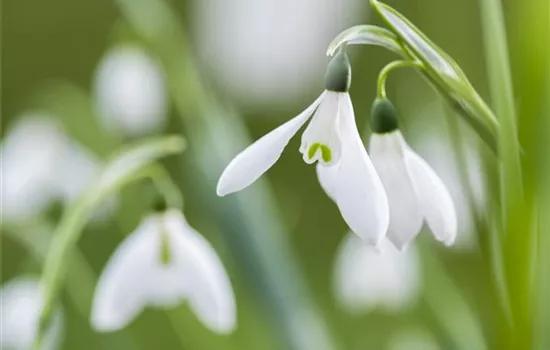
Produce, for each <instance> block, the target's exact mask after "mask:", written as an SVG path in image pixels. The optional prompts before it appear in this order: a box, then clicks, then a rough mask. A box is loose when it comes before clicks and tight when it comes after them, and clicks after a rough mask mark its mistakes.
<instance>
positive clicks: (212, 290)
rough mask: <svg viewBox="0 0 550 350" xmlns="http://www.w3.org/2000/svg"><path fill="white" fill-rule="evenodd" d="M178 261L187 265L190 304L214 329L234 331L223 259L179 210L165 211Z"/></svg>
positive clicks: (233, 312) (232, 301)
mask: <svg viewBox="0 0 550 350" xmlns="http://www.w3.org/2000/svg"><path fill="white" fill-rule="evenodd" d="M166 215H167V216H166V227H167V229H168V232H169V233H170V238H171V241H172V244H173V250H172V251H173V254H174V255H173V258H174V259H175V263H176V264H178V265H181V266H185V276H182V278H185V279H186V281H187V282H188V286H189V289H188V294H187V297H188V299H189V303H190V305H191V308H192V309H193V311H194V312H195V314H196V315H197V317H198V318H199V319H200V320H201V321H202V322H203V323H204V324H205V325H206V326H207V327H208V328H210V329H211V330H212V331H215V332H218V333H229V332H232V331H233V330H234V329H235V327H236V306H235V296H234V294H233V290H232V288H231V283H230V281H229V277H228V276H227V272H226V271H225V269H224V267H223V265H222V262H221V261H220V259H219V257H218V255H217V254H216V252H215V251H214V249H213V248H212V246H211V245H210V244H209V243H208V241H206V240H205V239H204V237H202V236H201V235H200V234H199V233H198V232H197V231H195V230H194V229H193V228H192V227H191V226H189V224H187V222H185V219H184V217H183V216H182V215H181V213H179V212H178V211H175V210H174V211H170V212H169V213H167V214H166Z"/></svg>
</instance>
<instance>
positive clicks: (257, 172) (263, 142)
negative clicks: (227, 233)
mask: <svg viewBox="0 0 550 350" xmlns="http://www.w3.org/2000/svg"><path fill="white" fill-rule="evenodd" d="M324 96H325V92H323V93H322V94H321V95H320V96H319V97H318V98H317V99H316V100H315V102H313V103H312V104H311V105H310V106H309V107H308V108H306V109H305V110H304V111H303V112H302V113H300V114H299V115H298V116H297V117H294V118H293V119H291V120H289V121H288V122H286V123H284V124H283V125H281V126H279V127H277V128H276V129H275V130H273V131H271V132H270V133H268V134H266V135H264V136H263V137H262V138H260V139H259V140H258V141H256V142H254V143H253V144H252V145H250V146H249V147H248V148H246V149H245V150H244V151H242V152H241V153H239V154H238V155H237V156H236V157H235V158H233V160H232V161H231V162H230V163H229V165H228V166H227V167H226V168H225V170H224V171H223V173H222V175H221V176H220V179H219V181H218V187H217V190H216V192H217V194H218V196H225V195H227V194H230V193H233V192H237V191H240V190H242V189H243V188H245V187H247V186H249V185H251V184H252V183H253V182H254V181H256V180H257V179H258V178H259V177H260V176H262V174H263V173H265V172H266V171H267V170H268V169H269V168H271V167H272V166H273V164H275V162H276V161H277V159H279V157H280V156H281V154H282V152H283V150H284V148H285V147H286V145H287V144H288V142H289V141H290V139H291V138H292V136H294V135H295V134H296V133H297V132H298V130H299V129H300V127H302V125H304V123H305V122H306V121H307V120H308V119H309V117H310V116H311V115H312V113H313V112H314V111H315V108H317V106H318V105H319V103H320V102H321V100H322V99H323V97H324Z"/></svg>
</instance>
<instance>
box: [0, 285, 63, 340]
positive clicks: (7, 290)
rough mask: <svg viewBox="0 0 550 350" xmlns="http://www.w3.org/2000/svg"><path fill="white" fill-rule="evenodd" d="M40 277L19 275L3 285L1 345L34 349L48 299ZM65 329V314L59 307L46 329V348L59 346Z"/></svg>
mask: <svg viewBox="0 0 550 350" xmlns="http://www.w3.org/2000/svg"><path fill="white" fill-rule="evenodd" d="M43 298H44V296H43V293H42V288H40V285H39V283H38V281H37V280H35V279H30V278H23V277H18V278H16V279H13V280H10V281H9V282H6V283H4V285H3V286H2V288H1V289H0V315H1V317H0V319H1V321H2V322H1V325H0V327H1V331H0V348H1V349H10V350H28V349H31V347H32V344H33V342H34V339H35V336H36V333H37V331H38V320H39V317H40V310H41V309H42V304H43V302H44V299H43ZM62 331H63V316H62V313H61V310H60V309H59V308H58V309H57V310H56V311H55V314H54V316H53V318H52V321H51V324H50V325H49V328H48V329H46V332H45V337H44V342H43V344H42V348H41V349H43V350H53V349H57V348H58V346H59V343H60V340H61V335H62Z"/></svg>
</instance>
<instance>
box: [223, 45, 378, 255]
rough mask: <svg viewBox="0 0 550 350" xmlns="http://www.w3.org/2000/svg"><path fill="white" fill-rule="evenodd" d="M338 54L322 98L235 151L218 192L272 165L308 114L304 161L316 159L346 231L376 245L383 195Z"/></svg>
mask: <svg viewBox="0 0 550 350" xmlns="http://www.w3.org/2000/svg"><path fill="white" fill-rule="evenodd" d="M339 55H341V54H338V55H337V56H335V57H334V59H333V61H331V63H330V64H329V68H328V70H327V82H326V87H327V89H326V90H325V91H324V92H323V93H322V94H321V96H319V98H317V99H316V100H315V102H313V104H311V105H310V106H309V107H308V108H306V109H305V110H304V111H303V112H302V113H300V114H299V115H298V116H296V117H294V118H293V119H291V120H289V121H288V122H286V123H284V124H282V125H281V126H279V127H277V128H276V129H275V130H273V131H271V132H270V133H268V134H267V135H264V136H263V137H262V138H260V139H259V140H258V141H256V142H255V143H253V144H252V145H251V146H249V147H248V148H246V149H245V150H244V151H242V152H241V153H240V154H238V155H237V156H236V157H235V158H234V159H233V160H232V161H231V162H230V163H229V165H228V166H227V167H226V168H225V170H224V171H223V173H222V175H221V176H220V179H219V181H218V186H217V193H218V195H219V196H225V195H227V194H230V193H233V192H237V191H240V190H242V189H244V188H246V187H247V186H249V185H251V184H252V183H253V182H254V181H256V180H257V179H258V178H259V177H260V176H261V175H262V174H263V173H265V172H266V171H267V170H268V169H269V168H271V166H273V164H275V162H276V161H277V160H278V159H279V157H280V156H281V154H282V152H283V150H284V149H285V147H286V145H287V144H288V142H289V141H290V139H291V138H292V137H293V136H294V135H295V134H296V133H297V132H298V130H300V128H301V127H302V126H303V125H304V124H305V123H306V122H307V121H308V120H309V119H310V117H311V121H310V123H309V125H308V126H307V128H306V130H305V132H304V133H303V135H302V142H301V146H300V152H301V153H302V154H303V158H304V161H305V162H306V163H308V164H311V163H314V162H317V163H318V165H317V172H318V176H319V180H320V182H321V185H322V187H323V188H324V190H325V191H326V192H327V194H328V195H329V197H330V198H332V199H333V200H334V201H335V202H336V204H337V205H338V207H339V209H340V212H341V214H342V217H343V218H344V220H345V221H346V223H347V224H348V225H349V227H350V228H351V230H352V231H353V232H355V233H356V234H358V235H359V236H360V237H361V238H363V239H364V240H365V241H367V242H369V243H371V244H377V243H378V242H379V241H380V239H381V238H382V237H383V236H384V235H385V233H386V229H387V227H388V222H389V217H388V215H389V214H388V203H387V198H386V195H385V193H384V189H383V187H382V183H381V181H380V179H379V177H378V175H377V174H376V171H375V169H374V167H373V165H372V163H371V161H370V159H369V156H368V154H367V151H366V150H365V147H364V146H363V143H362V141H361V137H360V135H359V131H358V130H357V126H356V124H355V114H354V111H353V106H352V104H351V99H350V96H349V94H348V92H347V91H348V89H349V83H350V77H351V71H350V70H349V63H348V61H347V57H345V55H344V56H339ZM342 55H343V54H342Z"/></svg>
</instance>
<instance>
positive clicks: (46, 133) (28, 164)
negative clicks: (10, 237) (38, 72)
mask: <svg viewBox="0 0 550 350" xmlns="http://www.w3.org/2000/svg"><path fill="white" fill-rule="evenodd" d="M0 154H1V160H2V206H1V213H2V216H3V217H4V218H6V219H8V220H15V221H17V220H24V219H28V218H30V217H33V216H36V215H38V214H39V213H40V212H41V211H43V210H44V209H45V208H46V207H47V206H48V205H49V204H50V203H51V202H52V201H54V200H56V199H60V200H62V201H64V202H66V203H67V202H71V201H72V200H74V199H75V197H76V196H77V195H78V194H79V193H80V192H81V191H82V190H83V189H84V187H85V186H86V185H87V184H88V183H89V181H91V179H92V178H93V176H94V175H95V173H96V171H97V169H98V167H99V165H98V162H97V160H96V159H95V158H94V157H93V156H92V155H91V154H90V153H88V152H86V151H85V150H84V149H82V148H81V147H80V146H78V145H77V144H75V143H74V142H73V141H71V140H70V139H69V138H68V137H67V136H66V135H65V134H64V133H63V132H62V131H61V128H60V127H59V126H58V124H57V123H56V122H55V121H54V119H52V118H51V117H48V116H44V115H40V114H30V115H25V116H22V117H21V118H19V120H18V121H17V123H16V125H14V127H13V128H12V129H11V130H10V131H9V132H8V134H7V136H6V138H5V140H4V142H3V144H2V146H1V149H0Z"/></svg>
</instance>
